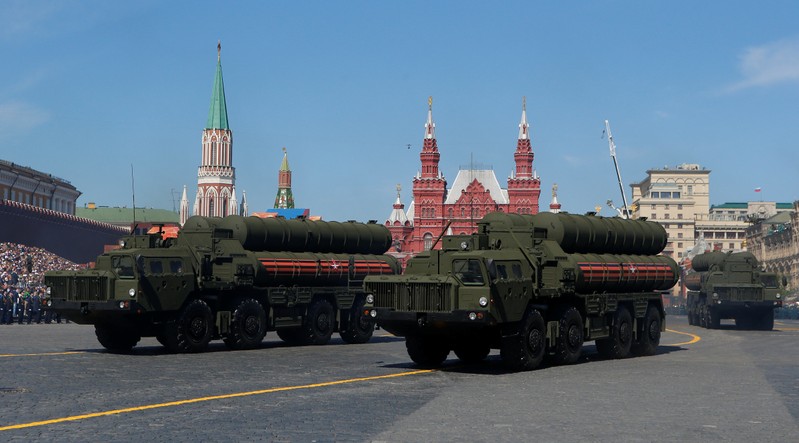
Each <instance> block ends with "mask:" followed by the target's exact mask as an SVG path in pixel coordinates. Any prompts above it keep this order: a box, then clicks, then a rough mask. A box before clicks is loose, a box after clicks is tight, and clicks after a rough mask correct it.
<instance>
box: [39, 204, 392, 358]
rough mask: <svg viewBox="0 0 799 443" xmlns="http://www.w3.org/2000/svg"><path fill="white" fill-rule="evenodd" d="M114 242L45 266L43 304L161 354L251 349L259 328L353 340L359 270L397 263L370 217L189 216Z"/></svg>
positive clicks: (294, 339) (314, 340)
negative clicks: (170, 232)
mask: <svg viewBox="0 0 799 443" xmlns="http://www.w3.org/2000/svg"><path fill="white" fill-rule="evenodd" d="M120 244H121V248H119V249H117V250H113V251H109V252H106V253H104V254H102V255H100V256H99V257H98V258H97V261H96V264H95V266H94V268H93V269H85V270H79V271H52V272H48V273H47V274H46V275H45V284H46V285H47V287H48V291H49V300H48V302H47V303H48V304H49V308H48V309H51V310H52V311H54V312H58V313H61V315H62V316H63V317H65V318H67V319H69V320H71V321H73V322H75V323H81V324H93V325H94V326H95V331H96V335H97V339H98V340H99V342H100V344H101V345H103V346H104V347H105V348H107V349H109V350H111V351H114V352H128V351H130V350H131V349H132V348H133V347H134V346H135V345H136V344H137V343H138V342H139V340H140V339H141V337H153V336H154V337H156V338H157V339H158V341H159V342H160V343H161V344H163V345H164V346H165V347H167V348H168V349H169V350H171V351H172V352H201V351H203V350H205V349H206V347H207V346H208V344H209V342H210V341H211V340H213V339H219V338H221V339H222V340H223V341H224V343H225V344H226V345H227V346H228V347H229V348H232V349H250V348H256V347H258V346H260V343H261V341H262V340H263V338H264V336H265V334H266V332H267V331H277V335H278V336H279V337H280V338H281V339H283V340H284V341H287V342H290V343H296V344H324V343H326V342H327V341H328V340H330V337H331V334H332V333H333V332H334V331H338V332H339V334H340V335H341V338H342V339H343V340H344V341H346V342H349V343H363V342H366V341H368V340H369V339H370V338H371V336H372V333H373V331H374V325H375V322H374V319H373V318H372V317H371V316H370V315H369V314H370V312H369V311H364V309H363V307H364V304H365V303H366V302H367V299H366V294H365V293H364V291H363V279H364V277H365V276H367V275H373V274H396V273H399V272H400V271H401V267H400V265H399V263H398V262H397V261H396V259H394V258H393V257H390V256H388V255H384V253H385V252H386V251H387V250H388V249H389V247H390V246H391V235H390V234H389V232H388V229H386V228H385V227H384V226H381V225H378V224H374V223H368V224H367V223H356V222H342V223H339V222H322V221H311V220H299V219H298V220H285V219H280V218H268V219H262V218H258V217H241V216H227V217H224V218H215V217H200V216H194V217H191V218H189V219H188V220H187V221H186V223H185V225H184V226H183V228H182V229H181V230H180V231H179V232H178V235H177V237H176V238H170V239H164V238H163V236H161V235H135V236H130V237H126V238H124V239H123V240H122V241H121V242H120Z"/></svg>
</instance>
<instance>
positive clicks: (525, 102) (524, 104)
mask: <svg viewBox="0 0 799 443" xmlns="http://www.w3.org/2000/svg"><path fill="white" fill-rule="evenodd" d="M526 110H527V96H526V95H523V96H522V111H526Z"/></svg>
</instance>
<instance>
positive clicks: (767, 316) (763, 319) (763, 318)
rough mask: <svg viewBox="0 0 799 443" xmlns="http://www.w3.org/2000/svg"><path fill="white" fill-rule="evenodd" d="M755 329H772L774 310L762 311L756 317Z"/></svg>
mask: <svg viewBox="0 0 799 443" xmlns="http://www.w3.org/2000/svg"><path fill="white" fill-rule="evenodd" d="M757 329H760V330H761V331H773V330H774V311H772V310H771V309H767V310H765V311H763V313H762V314H761V315H760V317H759V318H758V322H757Z"/></svg>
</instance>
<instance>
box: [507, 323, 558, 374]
mask: <svg viewBox="0 0 799 443" xmlns="http://www.w3.org/2000/svg"><path fill="white" fill-rule="evenodd" d="M546 340H547V331H546V325H545V323H544V317H543V316H542V315H541V313H540V312H538V310H537V309H534V308H528V310H527V313H526V314H525V316H524V318H523V319H522V321H521V322H519V330H518V333H516V334H514V335H511V336H507V337H502V342H501V345H500V352H499V354H500V357H501V358H502V363H503V364H504V365H505V367H506V368H508V369H509V370H511V371H531V370H533V369H535V368H537V367H539V366H540V365H541V362H542V361H543V360H544V353H545V351H546Z"/></svg>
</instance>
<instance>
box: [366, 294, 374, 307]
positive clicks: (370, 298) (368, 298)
mask: <svg viewBox="0 0 799 443" xmlns="http://www.w3.org/2000/svg"><path fill="white" fill-rule="evenodd" d="M374 302H375V296H374V295H372V294H366V303H369V304H370V305H371V304H372V303H374Z"/></svg>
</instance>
